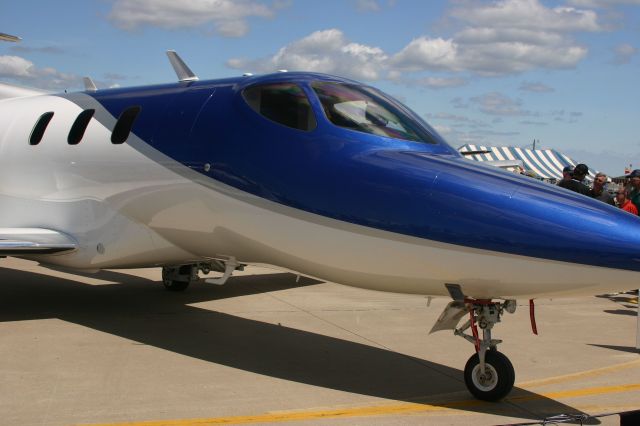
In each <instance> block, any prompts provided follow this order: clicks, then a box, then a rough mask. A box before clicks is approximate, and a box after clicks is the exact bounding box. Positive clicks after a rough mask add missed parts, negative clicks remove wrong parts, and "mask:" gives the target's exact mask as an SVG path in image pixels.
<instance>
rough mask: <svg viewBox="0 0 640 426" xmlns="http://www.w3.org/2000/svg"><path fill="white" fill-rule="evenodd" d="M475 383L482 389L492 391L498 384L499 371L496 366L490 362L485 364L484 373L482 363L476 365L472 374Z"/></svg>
mask: <svg viewBox="0 0 640 426" xmlns="http://www.w3.org/2000/svg"><path fill="white" fill-rule="evenodd" d="M471 377H472V380H473V384H474V385H475V386H476V387H477V388H478V389H480V390H482V391H485V392H487V391H490V390H492V389H493V388H495V387H496V385H497V384H498V373H497V372H496V370H495V368H493V367H492V366H491V365H489V364H485V366H484V373H482V369H481V368H480V365H476V367H475V368H474V369H473V374H472V376H471Z"/></svg>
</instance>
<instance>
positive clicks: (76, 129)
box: [67, 109, 96, 145]
mask: <svg viewBox="0 0 640 426" xmlns="http://www.w3.org/2000/svg"><path fill="white" fill-rule="evenodd" d="M95 112H96V110H95V109H86V110H84V111H82V112H81V113H80V114H79V115H78V117H77V118H76V121H74V122H73V126H71V130H70V131H69V136H68V137H67V142H68V143H69V145H77V144H79V143H80V141H81V140H82V137H83V136H84V132H85V130H87V126H88V125H89V121H91V117H93V114H94V113H95Z"/></svg>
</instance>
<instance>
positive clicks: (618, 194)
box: [558, 164, 640, 216]
mask: <svg viewBox="0 0 640 426" xmlns="http://www.w3.org/2000/svg"><path fill="white" fill-rule="evenodd" d="M588 173H589V167H587V165H586V164H577V165H576V166H575V167H572V166H567V167H565V168H564V169H563V170H562V180H560V182H558V186H561V187H563V188H566V189H569V190H571V191H574V192H577V193H580V194H583V195H587V196H589V197H592V198H595V199H597V200H600V201H602V202H603V203H607V204H610V205H612V206H617V207H619V208H621V209H622V210H624V211H627V212H629V213H631V214H635V215H636V216H637V215H638V211H640V169H636V170H634V171H632V172H631V173H629V175H627V176H626V180H625V185H621V186H619V187H618V188H616V191H615V197H614V196H613V195H611V194H610V193H609V192H608V191H607V190H606V187H605V186H606V184H607V181H608V179H607V175H606V174H604V173H597V174H596V176H595V178H594V179H593V186H592V187H591V188H590V187H589V186H587V185H586V184H585V177H586V176H587V174H588Z"/></svg>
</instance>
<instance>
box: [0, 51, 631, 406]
mask: <svg viewBox="0 0 640 426" xmlns="http://www.w3.org/2000/svg"><path fill="white" fill-rule="evenodd" d="M168 56H169V59H170V62H171V64H172V66H173V67H174V70H175V71H176V74H177V76H178V81H177V82H173V83H168V84H158V85H150V86H141V87H128V88H114V89H96V87H95V85H94V84H93V83H92V82H90V80H85V83H86V84H87V90H85V91H79V92H74V93H60V94H48V93H41V94H34V93H32V92H22V91H20V90H17V91H16V90H15V88H13V86H11V85H4V86H1V87H0V98H2V97H4V99H2V100H0V205H2V209H1V210H0V255H2V256H17V257H21V258H25V259H31V260H34V261H38V262H40V263H41V264H44V265H51V266H54V267H62V268H73V269H78V270H85V271H97V270H100V269H107V268H138V267H159V268H162V280H163V284H164V286H165V288H166V289H167V290H170V291H183V290H185V289H186V288H187V287H188V286H189V285H190V284H192V283H194V282H196V281H205V282H208V283H212V284H218V285H220V284H224V283H225V282H227V280H228V278H229V277H230V276H232V274H233V273H234V271H236V270H240V269H242V268H243V267H244V266H246V265H274V266H275V267H278V268H281V269H283V270H287V271H294V272H295V273H296V274H299V275H302V276H308V277H312V278H315V279H318V280H322V281H330V282H335V283H340V284H345V285H349V286H355V287H360V288H365V289H372V290H380V291H388V292H401V293H412V294H420V295H429V296H442V297H447V298H451V299H452V301H451V302H450V303H449V304H448V305H447V307H446V308H445V310H444V312H443V313H442V315H441V316H440V318H439V319H438V321H437V323H436V324H435V325H434V326H433V328H432V330H431V332H434V331H439V330H453V332H454V334H455V335H457V336H460V337H463V338H464V339H466V340H468V341H469V342H471V343H472V344H473V345H474V347H475V352H474V353H473V355H472V356H471V358H469V361H468V362H467V364H466V365H465V368H464V379H465V383H466V386H467V388H468V390H469V391H470V392H471V394H473V395H474V396H475V397H476V398H479V399H481V400H487V401H497V400H500V399H501V398H504V397H505V396H506V395H508V393H509V392H510V391H511V389H512V387H513V385H514V381H515V370H514V367H513V366H512V364H511V362H510V361H509V359H508V358H507V357H506V356H505V355H504V354H502V353H501V352H499V351H498V349H497V346H498V344H499V343H501V340H498V339H494V338H493V337H492V331H493V327H494V326H495V325H496V324H497V323H499V322H500V321H501V320H503V315H504V314H505V313H513V312H514V311H515V309H516V306H517V303H516V300H517V299H523V300H529V308H530V310H531V318H532V327H533V329H534V332H535V322H534V318H535V317H534V299H535V298H540V297H560V296H573V295H580V294H582V295H593V294H599V293H607V292H612V291H616V290H619V289H620V287H625V286H627V287H628V284H629V283H632V282H637V280H638V278H639V277H640V274H639V272H640V249H639V247H640V219H639V218H638V217H636V216H633V215H630V214H628V213H627V212H624V211H622V210H619V209H616V208H613V207H611V206H608V205H606V204H604V203H601V202H599V201H597V200H594V199H591V198H589V197H585V196H583V195H580V194H576V193H573V192H570V191H568V190H566V189H563V188H558V187H555V186H552V185H549V184H546V183H544V182H539V181H537V180H534V179H530V178H528V177H525V176H520V175H517V174H513V173H510V172H506V171H504V170H500V169H498V168H496V167H492V166H486V165H483V164H481V163H478V162H473V161H470V160H468V159H465V158H464V157H463V156H462V155H461V154H459V153H458V152H457V151H456V150H455V149H454V148H452V147H451V146H450V145H449V144H448V143H447V142H446V141H445V140H444V139H443V138H442V137H441V136H440V135H439V134H438V133H437V132H436V131H435V130H434V129H433V128H432V127H431V126H430V125H429V124H427V123H426V122H425V121H424V120H423V119H422V118H421V117H420V116H419V115H418V114H416V113H415V112H413V111H412V110H411V109H409V108H408V107H407V106H405V105H403V104H402V103H400V102H398V101H397V100H395V99H394V98H392V97H391V96H388V95H386V94H384V93H383V92H381V91H379V90H377V89H375V88H373V87H371V86H368V85H364V84H362V83H359V82H357V81H354V80H350V79H346V78H342V77H337V76H332V75H326V74H320V73H312V72H284V71H283V72H275V73H272V74H266V75H255V76H254V75H251V74H245V75H242V76H237V77H231V78H224V79H214V80H203V81H201V80H199V79H198V77H197V76H196V75H195V74H194V73H193V72H192V71H191V69H190V68H189V67H188V66H187V65H186V64H185V63H184V62H183V61H182V60H181V59H180V57H179V56H178V55H177V54H176V53H175V52H173V51H169V52H168ZM3 88H4V90H3ZM211 271H214V272H217V273H219V274H221V275H220V276H218V277H217V278H205V279H200V278H199V273H203V274H208V273H210V272H211ZM464 316H467V317H468V319H467V320H466V322H464V323H463V324H462V325H461V326H458V324H459V323H460V321H461V320H462V318H463V317H464ZM480 331H482V333H480ZM469 333H471V334H469Z"/></svg>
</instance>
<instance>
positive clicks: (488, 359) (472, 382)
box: [464, 350, 516, 401]
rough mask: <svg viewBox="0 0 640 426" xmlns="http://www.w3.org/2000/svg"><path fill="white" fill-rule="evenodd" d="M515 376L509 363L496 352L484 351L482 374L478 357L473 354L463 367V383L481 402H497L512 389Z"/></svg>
mask: <svg viewBox="0 0 640 426" xmlns="http://www.w3.org/2000/svg"><path fill="white" fill-rule="evenodd" d="M515 378H516V374H515V370H514V369H513V365H511V361H509V358H507V357H506V356H505V355H504V354H502V353H501V352H498V351H496V350H489V351H486V353H485V355H484V372H483V371H482V367H481V366H480V355H479V354H474V355H472V356H471V358H469V361H467V364H466V365H465V367H464V383H465V384H466V385H467V389H468V390H469V392H471V394H472V395H473V396H475V397H476V398H478V399H481V400H483V401H498V400H500V399H502V398H504V397H505V396H507V394H508V393H509V392H511V389H512V388H513V384H514V382H515Z"/></svg>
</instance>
